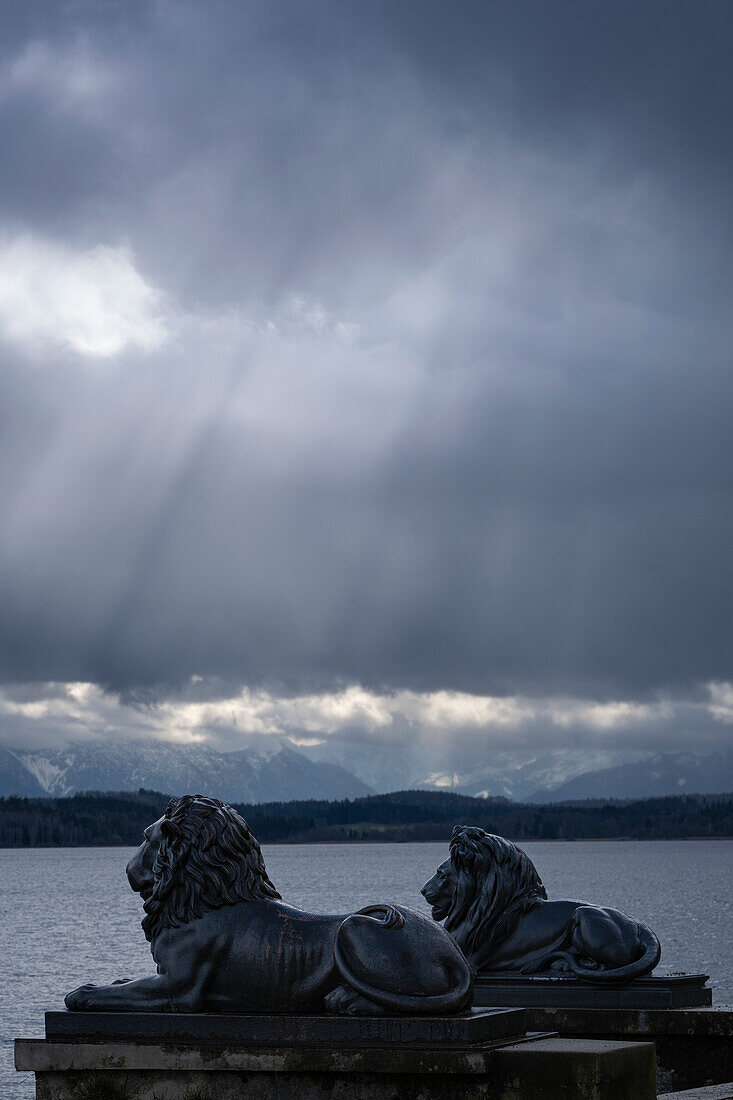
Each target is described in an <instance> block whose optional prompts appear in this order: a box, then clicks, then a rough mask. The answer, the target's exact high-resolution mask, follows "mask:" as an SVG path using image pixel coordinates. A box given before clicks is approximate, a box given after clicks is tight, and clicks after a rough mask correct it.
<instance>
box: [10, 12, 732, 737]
mask: <svg viewBox="0 0 733 1100" xmlns="http://www.w3.org/2000/svg"><path fill="white" fill-rule="evenodd" d="M3 24H4V26H3V39H2V45H1V46H0V148H2V150H3V155H2V162H1V164H0V177H1V179H2V188H1V189H0V509H1V522H0V621H1V622H2V632H1V634H0V677H1V679H2V681H3V682H4V685H5V686H4V687H2V689H1V690H0V740H2V741H4V742H5V743H6V744H16V745H17V744H19V743H21V742H22V743H24V744H31V743H33V742H34V740H35V741H36V742H37V743H41V742H42V743H50V742H53V740H54V738H57V739H58V740H59V741H61V740H63V739H64V738H65V737H66V736H69V735H70V733H72V734H79V735H84V734H85V733H86V734H89V733H95V734H97V733H99V732H114V731H115V730H121V729H123V730H124V729H125V728H127V726H129V727H130V729H133V730H134V729H136V728H137V726H138V725H139V723H140V722H142V724H143V725H144V726H146V728H149V729H152V730H153V732H156V733H158V734H161V735H164V736H165V735H168V736H173V735H175V736H179V737H181V738H183V739H185V738H187V737H189V736H197V737H208V736H214V734H216V733H217V731H218V735H219V736H223V735H222V730H224V732H225V733H226V738H228V740H227V741H226V743H227V744H228V745H230V746H231V747H235V745H236V744H237V743H238V742H237V738H238V736H239V734H240V733H241V734H244V733H246V732H247V731H248V730H251V731H254V732H262V731H263V730H265V731H266V732H278V731H281V730H293V729H295V730H301V731H302V730H304V729H305V730H308V731H310V732H311V733H313V732H314V731H315V733H316V734H318V733H322V734H324V735H325V734H334V733H335V734H337V735H338V733H339V732H340V731H342V730H343V729H346V728H347V727H348V728H352V727H353V728H358V729H363V730H367V731H368V730H370V729H371V730H377V729H378V730H381V731H382V735H384V731H385V730H386V731H387V733H388V734H389V732H390V731H393V735H394V737H395V738H399V737H403V736H410V730H412V731H413V732H414V731H415V730H417V731H420V730H426V729H431V730H435V731H438V732H437V734H436V736H437V735H445V736H450V731H452V730H462V729H469V730H473V731H475V733H476V736H478V737H480V738H482V739H483V740H484V741H485V743H486V746H487V748H488V747H490V746H491V745H492V744H494V743H495V742H496V740H497V739H499V738H501V737H506V730H507V729H509V730H511V731H513V732H512V736H513V735H514V733H515V732H516V731H519V730H522V731H524V733H525V735H526V737H527V738H529V741H531V738H532V736H534V734H533V731H536V730H539V729H541V730H542V737H543V738H545V739H546V740H547V739H549V741H550V742H553V743H558V744H560V743H563V739H564V738H566V737H567V736H568V732H567V731H568V730H569V729H572V730H573V731H574V734H573V736H577V735H578V731H580V732H581V733H582V732H583V731H586V732H587V735H588V737H597V736H603V737H604V738H606V739H610V740H611V741H612V740H613V738H618V739H619V743H620V742H621V741H622V740H624V743H626V742H628V743H631V742H634V743H635V744H636V745H637V747H639V746H641V747H643V746H644V745H647V744H648V745H650V746H651V745H652V744H654V745H655V746H659V745H667V746H669V747H676V746H677V745H678V744H680V743H687V744H690V743H691V741H692V740H693V739H695V738H697V739H698V740H699V742H700V744H703V743H704V744H705V745H716V744H725V743H727V742H728V740H729V738H730V734H731V722H732V721H733V689H732V688H730V686H729V684H730V681H733V507H732V504H733V501H732V490H733V431H732V430H731V420H732V414H733V352H732V351H731V348H732V346H733V344H732V340H731V337H732V335H733V332H732V330H733V311H732V309H731V305H732V302H733V296H732V291H733V279H732V278H731V276H732V273H733V249H732V247H731V246H732V245H733V239H732V233H731V227H732V222H733V205H732V203H731V169H732V168H733V163H732V162H733V153H732V148H731V144H732V143H731V114H732V111H733V95H732V91H733V67H732V66H731V64H730V42H731V31H732V30H733V9H732V8H731V5H730V3H729V0H706V2H705V3H704V4H700V3H697V2H695V0H688V2H685V3H680V2H676V0H664V2H662V0H657V2H648V0H647V2H645V0H642V2H639V0H633V2H629V3H626V2H623V0H615V2H614V3H613V4H601V3H598V4H589V3H587V0H578V2H569V0H547V2H529V0H527V2H518V0H506V2H494V0H477V2H475V3H474V2H470V0H460V2H458V3H448V2H445V0H441V2H440V3H434V2H432V0H414V2H408V0H400V2H398V3H395V2H394V0H389V2H386V0H385V2H381V0H368V2H365V0H359V2H352V0H329V2H317V0H289V2H287V3H283V2H279V0H259V2H251V0H228V2H219V0H207V2H206V3H205V4H200V3H193V2H191V3H187V2H185V0H175V2H167V0H160V2H148V0H146V2H142V0H141V2H139V3H136V2H133V0H130V2H126V3H123V4H119V3H112V2H93V0H69V2H68V3H64V2H62V0H55V2H53V3H43V2H40V0H39V2H35V3H33V4H28V3H26V2H25V0H23V2H14V0H9V2H7V3H6V4H4V6H3ZM78 685H87V686H86V687H83V688H80V687H79V686H78ZM192 706H193V707H199V710H194V711H191V709H190V708H191V707H192ZM141 707H142V708H143V709H142V710H141V709H140V708H141ZM212 707H213V708H214V710H213V711H212V710H211V708H212ZM446 707H447V708H448V709H447V710H446ZM19 708H20V709H19ZM80 708H81V709H80ZM85 708H86V709H85ZM151 708H152V709H151ZM187 708H188V709H187ZM207 708H208V709H207ZM217 708H218V709H217ZM380 708H382V709H381V710H380ZM507 708H508V709H507ZM599 708H600V709H599ZM263 714H264V715H265V717H264V718H263ZM380 714H381V715H382V717H383V718H384V721H382V720H381V719H380V718H379V717H378V715H380ZM141 715H142V718H141V717H140V716H141ZM192 715H193V717H192ZM375 715H377V717H375ZM385 715H386V716H387V717H384V716H385ZM599 715H600V716H601V717H600V718H599ZM151 716H152V717H151ZM507 716H508V717H507ZM558 716H559V717H558ZM189 719H190V721H189ZM380 722H381V724H380ZM258 723H259V725H258ZM263 723H264V725H263ZM507 723H508V724H507ZM405 731H407V732H405ZM502 731H503V732H502ZM538 736H539V734H538Z"/></svg>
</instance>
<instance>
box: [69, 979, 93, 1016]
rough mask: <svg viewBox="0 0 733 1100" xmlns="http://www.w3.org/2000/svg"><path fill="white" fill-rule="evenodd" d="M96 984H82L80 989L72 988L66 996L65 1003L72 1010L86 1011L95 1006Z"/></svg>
mask: <svg viewBox="0 0 733 1100" xmlns="http://www.w3.org/2000/svg"><path fill="white" fill-rule="evenodd" d="M96 988H97V987H96V985H80V986H79V988H78V989H72V991H71V993H67V994H66V996H65V997H64V1004H65V1005H66V1007H67V1008H68V1009H70V1010H71V1011H72V1012H84V1011H85V1010H88V1009H90V1008H93V1007H94V1003H93V1001H94V991H95V990H96Z"/></svg>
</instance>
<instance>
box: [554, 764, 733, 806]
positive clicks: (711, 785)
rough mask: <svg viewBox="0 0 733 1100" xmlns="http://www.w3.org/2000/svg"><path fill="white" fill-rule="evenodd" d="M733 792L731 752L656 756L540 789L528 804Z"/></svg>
mask: <svg viewBox="0 0 733 1100" xmlns="http://www.w3.org/2000/svg"><path fill="white" fill-rule="evenodd" d="M727 791H733V751H728V752H714V753H696V752H665V753H656V754H655V755H653V756H649V757H647V758H646V760H642V761H640V762H637V763H633V764H621V765H619V766H617V767H613V768H602V769H600V770H594V771H590V770H589V771H586V772H583V773H582V774H581V775H576V776H574V777H573V778H571V779H569V780H568V781H567V782H564V783H560V784H555V785H550V784H545V785H543V788H542V789H539V790H536V791H534V792H533V795H532V801H535V802H560V801H563V800H565V799H578V798H650V797H655V796H659V795H667V794H723V793H725V792H727Z"/></svg>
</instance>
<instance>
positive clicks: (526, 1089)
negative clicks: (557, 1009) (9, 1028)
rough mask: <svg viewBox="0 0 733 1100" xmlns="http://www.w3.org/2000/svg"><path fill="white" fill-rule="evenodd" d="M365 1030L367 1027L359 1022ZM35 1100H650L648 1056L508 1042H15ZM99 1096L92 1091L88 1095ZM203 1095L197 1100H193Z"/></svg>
mask: <svg viewBox="0 0 733 1100" xmlns="http://www.w3.org/2000/svg"><path fill="white" fill-rule="evenodd" d="M361 1022H362V1023H366V1022H369V1023H371V1022H372V1021H361ZM15 1058H16V1067H17V1069H19V1070H22V1071H26V1072H27V1071H32V1072H34V1073H35V1074H36V1087H37V1093H36V1096H37V1098H38V1100H76V1097H77V1096H78V1095H80V1094H82V1090H83V1095H84V1096H87V1097H91V1096H92V1095H94V1096H95V1097H96V1096H99V1098H100V1100H101V1098H102V1097H103V1098H104V1100H121V1098H122V1097H123V1096H124V1098H125V1100H156V1098H158V1100H159V1098H160V1097H162V1096H165V1098H166V1100H183V1098H184V1097H186V1096H189V1097H190V1096H192V1095H196V1097H197V1100H245V1097H246V1098H247V1100H323V1097H324V1096H328V1098H329V1100H418V1098H419V1100H454V1098H455V1097H457V1096H460V1097H462V1098H465V1100H557V1098H558V1097H560V1096H567V1097H569V1098H570V1097H572V1098H573V1100H654V1098H655V1097H656V1073H655V1061H654V1048H653V1046H652V1045H651V1044H638V1043H617V1042H587V1041H583V1040H578V1039H560V1038H557V1037H542V1036H540V1037H532V1036H528V1037H525V1038H523V1039H519V1040H516V1041H514V1042H512V1041H507V1040H494V1041H491V1042H487V1043H471V1042H467V1043H463V1044H456V1045H452V1046H449V1045H444V1046H440V1045H432V1044H430V1045H421V1044H419V1043H417V1042H413V1043H405V1044H399V1043H391V1044H384V1043H382V1044H381V1045H371V1046H368V1045H363V1046H361V1047H355V1046H346V1045H343V1044H338V1043H333V1044H332V1045H331V1046H327V1045H320V1046H309V1045H306V1044H304V1043H295V1044H293V1043H290V1044H281V1045H274V1046H273V1045H269V1046H264V1045H253V1044H241V1043H236V1042H227V1043H221V1042H198V1043H197V1042H191V1041H183V1040H177V1041H176V1040H171V1041H168V1042H139V1041H138V1042H135V1041H130V1040H121V1039H117V1040H115V1039H106V1040H97V1041H94V1042H89V1041H85V1040H76V1041H64V1042H59V1041H54V1040H49V1039H18V1040H16V1049H15ZM95 1090H96V1091H95ZM197 1090H198V1091H197Z"/></svg>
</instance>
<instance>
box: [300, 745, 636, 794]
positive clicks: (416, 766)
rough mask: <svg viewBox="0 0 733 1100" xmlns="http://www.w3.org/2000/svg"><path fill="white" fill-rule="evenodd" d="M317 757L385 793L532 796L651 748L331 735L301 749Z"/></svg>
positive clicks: (631, 759) (628, 761)
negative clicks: (487, 744) (456, 743)
mask: <svg viewBox="0 0 733 1100" xmlns="http://www.w3.org/2000/svg"><path fill="white" fill-rule="evenodd" d="M302 751H303V752H304V753H305V754H306V755H308V756H309V757H310V758H311V759H312V760H318V761H329V762H330V763H335V764H339V765H340V766H341V767H347V768H349V769H350V770H351V771H353V772H354V774H355V775H358V776H359V778H360V779H362V780H363V781H364V782H365V783H367V784H368V785H369V786H370V787H373V788H374V790H376V791H378V792H379V793H380V794H382V793H386V792H387V791H395V790H409V789H415V788H418V789H422V790H452V791H458V792H460V793H461V794H471V795H476V796H478V797H482V798H488V797H491V796H492V795H503V796H504V797H505V798H511V799H514V800H515V801H522V800H524V799H528V798H529V797H530V796H531V795H532V794H534V792H535V791H537V790H538V789H540V788H543V789H544V788H547V789H552V788H555V787H560V786H561V785H562V784H563V783H566V782H567V781H568V780H570V779H572V778H573V777H574V776H576V775H580V774H582V773H585V772H592V771H596V770H598V769H599V768H609V767H613V766H616V765H619V764H632V765H633V764H635V763H636V762H639V761H642V760H644V759H645V758H646V757H647V756H650V755H651V753H644V752H642V751H633V750H613V749H577V748H573V749H552V750H548V751H547V752H542V753H534V754H532V753H529V752H528V751H527V750H524V751H511V752H510V751H506V750H504V751H494V752H492V753H491V754H490V755H489V754H487V753H486V750H485V749H483V750H481V749H480V748H478V747H477V748H474V749H472V750H471V751H466V750H464V751H463V752H456V750H455V748H452V747H451V746H450V745H449V744H448V745H445V746H435V747H426V746H417V747H415V748H409V747H405V746H390V745H379V746H378V747H375V746H370V745H368V744H365V743H363V742H359V743H354V742H343V741H338V740H336V739H333V740H331V739H328V740H325V741H323V742H322V743H321V744H318V745H314V746H308V747H304V748H303V750H302Z"/></svg>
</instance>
